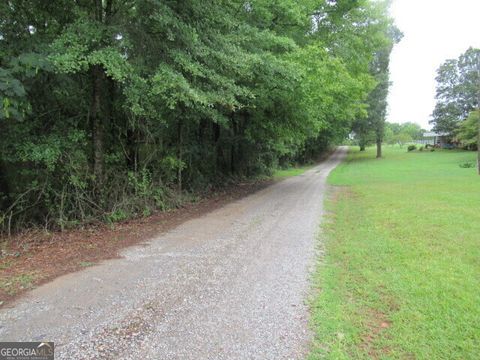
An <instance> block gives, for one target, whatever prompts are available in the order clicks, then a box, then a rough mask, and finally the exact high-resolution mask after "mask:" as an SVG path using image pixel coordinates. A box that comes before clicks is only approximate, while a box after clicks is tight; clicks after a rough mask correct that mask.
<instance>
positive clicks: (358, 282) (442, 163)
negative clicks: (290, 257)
mask: <svg viewBox="0 0 480 360" xmlns="http://www.w3.org/2000/svg"><path fill="white" fill-rule="evenodd" d="M384 156H385V157H384V158H383V159H380V160H377V159H375V154H374V149H373V148H370V149H367V151H366V152H363V153H360V152H358V151H356V150H354V149H353V150H352V149H351V151H350V153H349V155H348V157H347V159H346V161H345V162H344V163H343V164H341V165H340V166H339V167H337V169H335V170H334V171H333V172H332V173H331V175H330V177H329V183H330V184H331V185H333V186H334V191H333V193H334V195H332V197H331V198H330V199H329V200H328V201H327V203H326V208H327V211H328V215H326V217H327V218H326V220H324V222H323V225H322V228H323V231H322V233H323V235H322V236H321V237H322V238H321V239H320V241H319V246H320V247H321V250H322V251H323V252H324V255H323V256H322V257H321V258H320V259H319V263H318V266H317V270H316V272H315V274H314V288H315V294H314V295H313V299H312V301H311V309H312V320H311V322H312V328H313V330H314V333H315V339H314V342H313V344H312V351H311V353H310V355H309V359H324V358H326V359H372V358H373V359H392V358H393V359H395V358H398V359H474V358H477V356H478V355H479V354H480V177H479V176H478V175H476V169H475V168H464V167H461V166H460V165H462V164H465V163H469V162H474V160H475V153H473V152H464V151H447V150H445V151H438V150H437V151H435V152H430V151H423V152H420V151H417V152H411V153H407V151H406V149H400V148H388V147H387V148H386V149H385V154H384ZM462 166H463V165H462Z"/></svg>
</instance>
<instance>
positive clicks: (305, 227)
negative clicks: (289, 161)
mask: <svg viewBox="0 0 480 360" xmlns="http://www.w3.org/2000/svg"><path fill="white" fill-rule="evenodd" d="M344 155H345V149H344V148H339V149H338V150H337V151H336V152H335V153H334V154H333V155H332V156H331V157H330V158H329V159H328V160H326V161H324V162H323V163H322V164H320V165H318V166H316V167H315V168H313V169H311V170H309V171H307V172H306V173H304V174H303V175H300V176H296V177H293V178H289V179H287V180H285V181H282V182H279V183H276V184H275V185H272V186H270V187H268V188H266V189H264V190H262V191H259V192H257V193H255V194H253V195H251V196H248V197H246V198H243V199H241V200H239V201H236V202H233V203H231V204H229V205H227V206H225V207H223V208H220V209H218V210H216V211H213V212H211V213H208V214H205V215H204V216H202V217H200V218H197V219H194V220H190V221H188V222H186V223H184V224H182V225H181V226H179V227H177V228H176V229H174V230H172V231H170V232H167V233H165V234H162V235H160V236H158V237H157V238H154V239H152V240H151V241H150V242H149V243H148V244H146V245H144V246H137V247H131V248H128V249H126V250H125V251H123V253H122V255H123V258H121V259H116V260H110V261H106V262H104V263H102V264H100V265H97V266H94V267H91V268H87V269H85V270H83V271H80V272H77V273H73V274H69V275H65V276H62V277H60V278H58V279H56V280H55V281H53V282H51V283H48V284H46V285H43V286H41V287H39V288H37V289H35V290H33V291H31V292H30V293H29V294H28V295H27V296H25V297H24V298H23V299H21V300H20V301H17V302H16V303H15V304H13V305H12V307H10V308H6V309H3V310H0V340H1V341H20V340H25V341H54V342H55V347H56V349H55V350H56V351H55V352H56V354H55V355H56V356H55V358H56V359H299V358H302V357H303V356H304V355H305V354H306V352H307V350H308V343H309V340H310V337H311V334H310V333H309V331H308V308H307V306H306V303H305V300H306V298H307V294H308V289H309V283H308V275H309V268H311V266H312V265H313V264H314V261H313V260H314V255H315V251H314V248H315V234H316V231H317V229H318V223H319V221H320V218H321V214H322V202H323V197H324V194H325V191H326V184H325V181H326V177H327V175H328V173H329V172H330V171H331V170H332V169H333V168H334V167H335V166H336V165H337V164H338V163H339V162H340V161H341V159H342V158H343V157H344Z"/></svg>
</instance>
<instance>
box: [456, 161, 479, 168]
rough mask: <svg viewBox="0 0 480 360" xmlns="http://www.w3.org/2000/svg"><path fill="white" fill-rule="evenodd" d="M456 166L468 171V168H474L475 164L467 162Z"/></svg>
mask: <svg viewBox="0 0 480 360" xmlns="http://www.w3.org/2000/svg"><path fill="white" fill-rule="evenodd" d="M458 166H460V167H461V168H463V169H469V168H474V167H475V163H474V162H471V161H467V162H463V163H460V164H458Z"/></svg>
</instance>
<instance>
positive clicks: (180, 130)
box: [0, 0, 400, 232]
mask: <svg viewBox="0 0 480 360" xmlns="http://www.w3.org/2000/svg"><path fill="white" fill-rule="evenodd" d="M387 7H388V2H382V1H369V0H356V1H353V0H337V1H332V0H304V1H293V0H276V1H272V0H252V1H240V0H233V1H232V0H229V1H224V0H216V1H198V0H184V1H173V0H93V1H90V0H88V1H87V0H57V1H50V2H45V1H42V0H7V1H3V2H1V4H0V97H1V104H0V134H1V140H0V229H1V230H2V231H9V232H10V231H12V230H15V229H20V228H24V227H26V226H32V225H36V226H37V225H42V226H45V227H46V228H61V229H63V228H65V227H71V226H76V225H78V224H84V223H88V222H92V221H98V220H99V219H100V220H108V221H117V220H122V219H125V218H127V217H130V216H138V215H148V214H149V213H151V212H152V211H155V210H158V209H160V210H162V209H167V208H169V207H172V206H176V205H177V204H178V203H179V202H180V201H182V197H184V196H186V195H185V194H192V193H201V192H203V191H208V190H209V189H210V188H212V187H215V186H218V185H221V184H224V183H225V182H227V181H230V180H231V179H232V178H239V177H254V176H258V175H262V174H269V173H270V172H271V170H272V169H273V168H275V167H276V166H281V165H284V164H288V163H293V162H306V161H309V160H311V159H315V158H316V157H317V156H318V154H320V153H321V152H322V151H325V149H326V148H327V147H328V146H329V145H330V144H332V143H335V142H336V141H338V140H339V139H342V138H344V137H345V136H346V134H348V133H349V132H350V131H351V130H352V126H353V127H354V128H357V129H359V128H361V127H367V128H369V131H370V130H371V129H373V130H374V131H375V134H376V139H377V143H378V140H380V144H381V138H382V136H383V131H384V125H383V123H384V113H385V108H386V93H387V91H388V61H389V55H390V51H391V49H392V46H393V44H394V43H395V42H396V41H398V39H399V37H400V35H399V31H398V30H397V29H396V28H395V26H394V25H393V23H392V20H391V19H390V18H389V16H388V13H387Z"/></svg>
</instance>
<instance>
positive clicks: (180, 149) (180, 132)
mask: <svg viewBox="0 0 480 360" xmlns="http://www.w3.org/2000/svg"><path fill="white" fill-rule="evenodd" d="M177 130H178V168H177V184H178V192H180V193H181V192H182V159H183V121H182V119H180V120H179V122H178V129H177Z"/></svg>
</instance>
